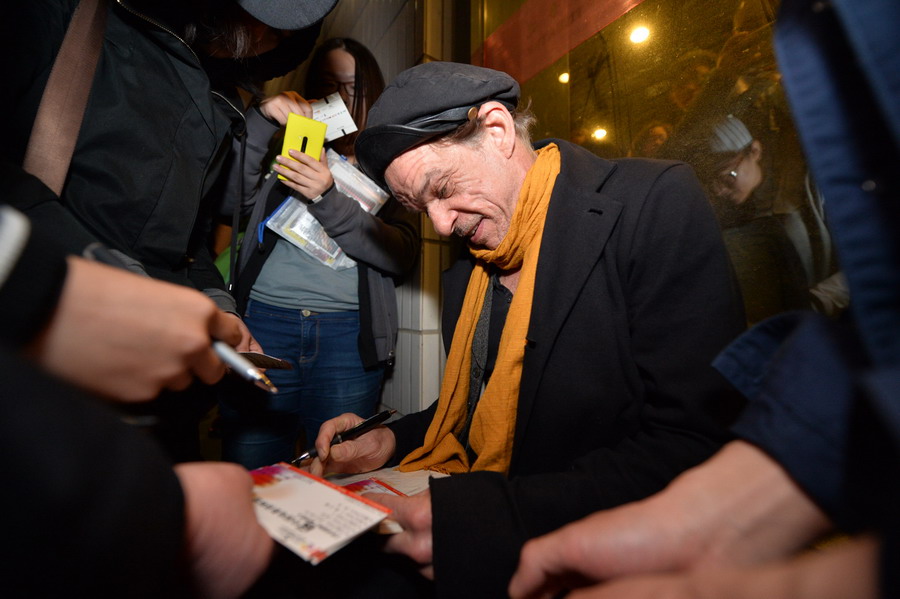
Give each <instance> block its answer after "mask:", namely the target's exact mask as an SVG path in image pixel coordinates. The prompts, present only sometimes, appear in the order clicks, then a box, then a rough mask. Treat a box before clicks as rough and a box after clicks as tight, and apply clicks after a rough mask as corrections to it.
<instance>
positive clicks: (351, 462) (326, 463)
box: [309, 412, 397, 476]
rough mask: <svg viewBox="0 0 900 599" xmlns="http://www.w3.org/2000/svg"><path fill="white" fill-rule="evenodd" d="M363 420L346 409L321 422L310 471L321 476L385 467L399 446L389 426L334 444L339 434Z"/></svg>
mask: <svg viewBox="0 0 900 599" xmlns="http://www.w3.org/2000/svg"><path fill="white" fill-rule="evenodd" d="M362 421H363V419H362V418H360V417H359V416H357V415H356V414H351V413H349V412H347V413H345V414H341V415H340V416H338V417H336V418H332V419H331V420H326V421H325V422H324V423H322V426H321V427H319V436H317V437H316V441H315V446H316V450H317V451H318V453H319V456H318V457H317V458H316V459H314V460H313V461H312V462H311V463H310V465H309V471H310V472H311V473H313V474H316V475H318V476H321V475H322V474H324V473H326V472H329V473H330V472H345V473H351V474H355V473H357V472H369V471H370V470H375V469H377V468H381V467H382V466H384V465H385V464H386V463H387V461H388V460H389V459H391V456H393V455H394V449H395V448H396V447H397V442H396V439H395V438H394V433H393V432H391V429H389V428H387V427H386V426H379V427H376V428H374V429H372V430H370V431H369V432H367V433H366V434H364V435H362V436H361V437H357V438H356V439H354V440H352V441H344V442H343V443H338V444H337V445H331V440H332V439H333V438H334V436H335V435H336V434H337V433H340V432H343V431H346V430H349V429H351V428H353V427H354V426H356V425H357V424H359V423H360V422H362Z"/></svg>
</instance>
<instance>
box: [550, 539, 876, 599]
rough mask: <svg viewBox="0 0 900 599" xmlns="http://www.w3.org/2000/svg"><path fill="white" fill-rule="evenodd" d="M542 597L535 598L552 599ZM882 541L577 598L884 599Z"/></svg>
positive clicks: (609, 587)
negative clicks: (880, 568) (880, 560)
mask: <svg viewBox="0 0 900 599" xmlns="http://www.w3.org/2000/svg"><path fill="white" fill-rule="evenodd" d="M550 596H551V595H544V594H538V595H534V597H550ZM883 596H885V595H883V594H882V591H881V589H879V584H878V542H877V541H876V540H875V539H873V538H871V537H862V538H858V539H853V540H850V541H847V542H843V543H839V544H837V545H835V546H832V547H828V548H825V549H823V550H820V551H813V552H809V553H806V554H803V555H800V556H798V557H795V558H793V559H789V560H783V561H778V562H774V563H769V564H765V565H762V566H757V567H752V568H722V569H718V568H704V569H699V570H694V571H691V572H687V573H682V574H660V575H654V576H641V577H636V578H633V579H632V578H624V579H620V580H616V581H613V582H611V583H609V584H602V585H599V586H596V587H592V588H587V589H581V590H578V591H575V592H572V593H569V594H567V595H566V597H569V598H571V599H619V598H621V597H628V598H629V599H656V598H659V597H666V598H667V599H717V598H727V599H845V598H846V597H853V599H878V598H879V597H883Z"/></svg>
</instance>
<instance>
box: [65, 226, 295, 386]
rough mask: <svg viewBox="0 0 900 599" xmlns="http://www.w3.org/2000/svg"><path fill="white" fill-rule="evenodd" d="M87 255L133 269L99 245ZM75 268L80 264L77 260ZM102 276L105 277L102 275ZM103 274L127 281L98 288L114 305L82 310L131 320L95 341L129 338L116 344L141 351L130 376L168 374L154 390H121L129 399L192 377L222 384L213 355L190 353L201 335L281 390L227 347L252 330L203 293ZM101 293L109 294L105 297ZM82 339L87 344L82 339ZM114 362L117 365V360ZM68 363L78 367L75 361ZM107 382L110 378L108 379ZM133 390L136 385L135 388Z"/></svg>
mask: <svg viewBox="0 0 900 599" xmlns="http://www.w3.org/2000/svg"><path fill="white" fill-rule="evenodd" d="M84 257H85V258H87V259H89V260H91V261H93V262H98V263H101V264H106V265H107V266H113V267H116V268H117V269H121V270H122V271H128V270H129V265H128V264H127V263H126V262H125V261H124V260H123V258H121V257H120V256H119V255H118V254H116V253H114V252H112V251H111V250H110V249H109V248H107V247H106V246H104V245H102V244H100V243H93V244H91V245H89V246H88V247H87V248H85V251H84ZM74 264H76V266H78V263H77V262H75V263H74ZM73 270H77V269H73ZM100 274H104V273H103V272H102V271H101V273H100ZM105 275H106V279H111V280H115V279H117V278H123V283H118V284H116V285H115V286H114V285H111V284H105V285H102V284H96V285H95V287H97V289H98V296H100V297H102V298H103V300H105V301H106V302H107V303H109V304H110V305H111V306H110V307H101V306H104V304H103V303H101V302H99V301H92V302H85V303H84V305H83V310H82V311H83V312H86V311H87V310H88V309H93V311H94V312H96V313H97V314H98V315H102V317H103V318H109V317H111V316H114V315H123V316H129V317H130V318H129V320H128V321H127V322H124V321H121V319H120V322H118V324H117V325H116V326H110V325H107V326H105V327H103V330H104V335H103V336H102V337H99V336H97V337H99V338H100V339H104V338H107V337H109V338H117V336H122V337H127V338H128V339H129V343H122V342H121V341H120V342H118V345H119V347H124V348H125V349H128V348H129V346H134V347H135V351H140V352H141V354H140V359H139V360H136V359H132V361H131V364H132V366H131V367H130V368H129V370H128V375H129V376H128V378H130V379H132V380H139V379H140V377H141V375H144V376H146V377H150V376H152V374H153V373H157V372H163V373H167V374H168V380H166V381H165V382H159V383H157V384H156V386H155V388H153V387H151V388H149V389H148V388H147V387H146V386H144V387H142V388H140V391H136V392H132V391H130V390H129V393H128V394H127V395H126V394H123V393H122V392H118V394H119V395H125V397H127V398H128V399H132V397H131V395H132V394H135V395H137V394H138V393H139V394H141V396H140V397H139V398H140V399H150V398H152V397H154V396H155V395H156V394H157V393H158V392H159V390H160V389H161V388H168V389H172V390H179V389H183V388H186V387H187V386H188V385H189V384H190V382H191V380H192V379H193V375H196V376H197V377H198V378H199V379H200V380H202V381H203V382H205V383H209V384H212V383H215V382H216V381H218V380H219V379H220V378H221V377H222V373H223V369H222V366H221V365H217V364H215V363H214V362H213V361H212V360H214V359H215V358H213V357H212V355H213V354H212V353H211V354H210V356H211V358H210V359H209V360H198V359H197V358H196V356H189V355H186V352H193V351H196V350H195V342H196V340H197V338H198V337H200V338H203V339H204V340H207V341H205V343H206V344H208V343H210V341H208V340H209V339H211V338H212V339H224V341H213V342H212V346H211V349H212V350H213V352H214V354H215V356H217V357H218V358H219V359H220V360H221V361H222V362H224V363H225V364H226V365H227V366H229V367H231V368H232V370H234V371H235V372H236V373H237V374H238V375H240V376H241V377H243V378H245V379H246V380H248V381H250V382H251V383H254V384H256V385H257V386H259V387H261V388H263V389H265V390H267V391H269V392H270V393H274V392H276V391H277V389H276V388H275V386H274V385H272V382H271V381H269V379H268V378H267V377H266V375H265V374H263V373H262V372H261V371H260V370H259V369H257V368H256V367H255V366H253V364H251V363H250V362H249V361H247V360H246V359H245V358H243V357H242V356H241V355H240V354H238V353H237V351H235V350H234V349H233V348H232V347H231V345H229V344H228V343H225V341H230V342H232V343H234V342H237V341H238V340H240V339H241V338H242V337H243V336H244V335H245V334H246V335H249V331H246V332H245V331H244V330H243V329H245V328H246V325H244V324H243V322H241V320H240V319H239V318H235V317H234V316H233V315H231V314H228V313H226V312H222V311H221V310H219V309H218V308H217V307H216V306H215V304H214V303H213V302H212V301H210V299H209V298H208V297H206V296H204V295H203V294H201V293H200V292H199V291H196V290H193V289H188V288H187V287H182V286H179V285H172V284H171V283H164V282H162V281H155V280H153V279H151V278H149V277H146V276H134V277H132V275H119V274H117V273H116V272H115V271H112V272H109V271H107V272H106V273H105ZM103 293H105V294H106V295H105V296H104V295H102V294H103ZM118 305H127V306H130V307H131V308H132V310H130V311H123V310H116V309H114V308H115V307H117V306H118ZM83 320H84V321H85V322H94V321H99V322H101V323H102V322H104V321H103V320H102V319H100V318H99V317H98V316H94V317H91V316H90V314H89V313H85V314H84V315H83ZM145 331H146V332H145ZM170 338H171V339H170ZM185 339H190V340H191V341H192V343H185V342H184V341H185ZM80 341H81V342H83V341H84V336H83V335H82V336H81V338H80ZM176 342H177V343H178V344H177V345H176ZM121 354H127V352H121ZM122 357H124V356H123V355H120V356H119V358H122ZM110 361H113V362H114V360H110ZM120 361H121V360H120ZM70 362H73V363H74V361H73V360H71V359H70ZM173 362H174V363H173ZM163 365H164V366H165V368H163V367H162V366H163ZM172 372H175V374H172ZM106 379H107V380H112V379H111V377H110V376H109V375H107V377H106ZM131 386H132V387H135V386H136V385H131ZM89 388H90V387H89ZM135 398H137V397H135Z"/></svg>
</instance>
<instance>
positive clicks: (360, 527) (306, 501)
mask: <svg viewBox="0 0 900 599" xmlns="http://www.w3.org/2000/svg"><path fill="white" fill-rule="evenodd" d="M250 475H251V476H252V477H253V495H254V507H255V509H256V517H257V519H258V520H259V523H260V524H261V525H262V527H263V528H265V529H266V531H267V532H268V533H269V535H270V536H271V537H272V538H273V539H275V540H276V541H278V542H279V543H281V544H282V545H284V546H285V547H287V548H288V549H290V550H291V551H293V552H294V553H296V554H297V555H299V556H300V557H302V558H303V559H305V560H306V561H308V562H309V563H311V564H312V565H316V564H318V563H319V562H321V561H322V560H324V559H325V558H327V557H328V556H329V555H332V554H333V553H335V552H336V551H337V550H339V549H340V548H341V547H343V546H345V545H346V544H348V543H349V542H351V541H352V540H353V539H355V538H356V537H358V536H359V535H361V534H362V533H364V532H365V531H367V530H369V529H371V528H374V527H375V526H376V525H378V523H379V522H381V521H382V520H384V519H385V518H386V517H387V516H388V514H390V513H391V511H390V510H389V509H388V508H386V507H384V506H382V505H379V504H377V503H375V502H374V501H371V500H369V499H366V498H365V497H362V496H361V495H357V494H356V493H353V492H351V491H349V490H347V489H344V488H342V487H339V486H337V485H335V484H333V483H330V482H328V481H326V480H325V479H322V478H319V477H317V476H314V475H312V474H309V473H308V472H306V471H304V470H299V469H297V468H294V467H292V466H290V465H289V464H285V463H279V464H274V465H272V466H265V467H263V468H257V469H256V470H253V471H252V472H251V473H250Z"/></svg>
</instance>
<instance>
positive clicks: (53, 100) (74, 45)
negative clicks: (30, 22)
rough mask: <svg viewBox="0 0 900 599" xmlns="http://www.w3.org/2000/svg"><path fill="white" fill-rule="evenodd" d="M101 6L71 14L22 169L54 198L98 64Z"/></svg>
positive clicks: (84, 6)
mask: <svg viewBox="0 0 900 599" xmlns="http://www.w3.org/2000/svg"><path fill="white" fill-rule="evenodd" d="M106 12H107V11H106V2H105V0H81V2H79V3H78V6H77V7H76V8H75V12H74V14H73V15H72V20H71V21H70V22H69V27H68V29H67V30H66V35H65V37H64V38H63V41H62V45H61V46H60V49H59V53H58V54H57V55H56V60H55V61H54V62H53V68H52V69H51V70H50V77H49V79H48V80H47V86H46V87H45V88H44V93H43V95H42V96H41V103H40V105H39V106H38V111H37V116H36V117H35V119H34V125H33V127H32V129H31V137H30V138H29V140H28V147H27V149H26V150H25V160H24V161H23V164H22V166H23V168H24V169H25V170H26V171H27V172H29V173H31V174H32V175H34V176H36V177H38V178H39V179H41V180H42V181H43V182H44V183H45V184H46V185H47V187H49V188H50V189H52V190H53V191H54V192H55V193H56V195H60V194H61V192H62V188H63V184H64V183H65V181H66V173H67V172H68V170H69V164H70V163H71V161H72V153H73V152H74V151H75V141H76V140H77V139H78V131H79V130H80V129H81V121H82V119H83V118H84V110H85V107H86V106H87V99H88V96H89V95H90V92H91V85H92V84H93V81H94V71H95V70H96V68H97V62H98V60H99V58H100V48H101V46H102V44H103V31H104V29H105V28H106Z"/></svg>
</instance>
